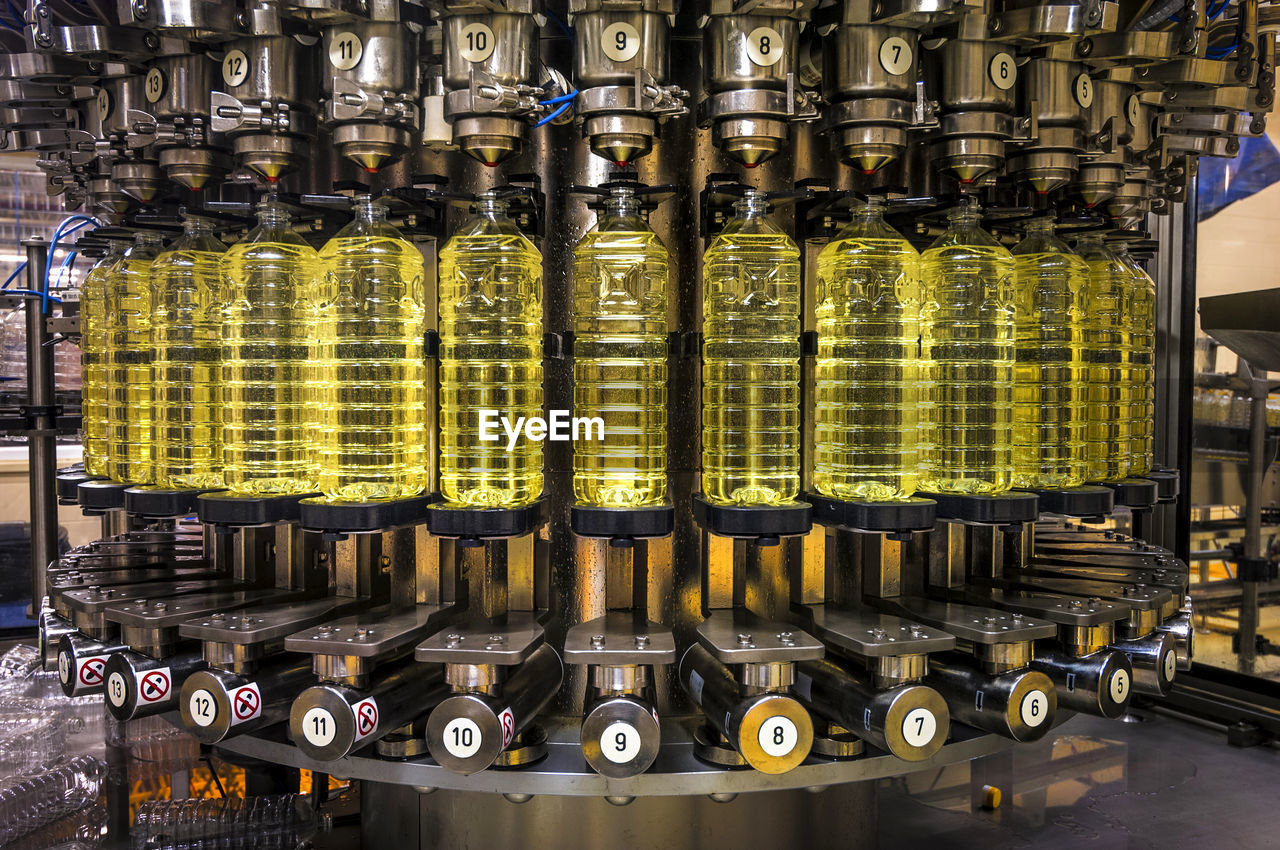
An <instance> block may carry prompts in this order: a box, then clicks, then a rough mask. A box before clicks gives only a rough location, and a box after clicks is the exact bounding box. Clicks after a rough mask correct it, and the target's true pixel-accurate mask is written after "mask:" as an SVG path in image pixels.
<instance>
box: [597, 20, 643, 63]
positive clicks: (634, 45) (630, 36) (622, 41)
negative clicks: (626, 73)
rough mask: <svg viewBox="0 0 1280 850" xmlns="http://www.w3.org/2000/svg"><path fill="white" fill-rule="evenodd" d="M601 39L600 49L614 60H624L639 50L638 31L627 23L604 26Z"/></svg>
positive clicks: (633, 56)
mask: <svg viewBox="0 0 1280 850" xmlns="http://www.w3.org/2000/svg"><path fill="white" fill-rule="evenodd" d="M601 41H602V42H603V43H602V44H601V46H600V49H601V50H603V51H604V55H605V56H607V57H609V58H610V59H612V60H613V61H614V62H626V61H627V60H629V59H633V58H635V55H636V54H637V53H639V52H640V32H639V31H638V30H637V29H636V28H635V27H633V26H631V24H628V23H616V24H610V25H609V26H607V27H605V28H604V32H603V33H601Z"/></svg>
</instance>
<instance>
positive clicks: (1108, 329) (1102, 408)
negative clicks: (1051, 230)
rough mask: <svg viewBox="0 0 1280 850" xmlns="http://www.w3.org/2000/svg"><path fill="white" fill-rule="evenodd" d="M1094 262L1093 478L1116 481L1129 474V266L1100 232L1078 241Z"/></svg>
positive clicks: (1089, 363) (1088, 433)
mask: <svg viewBox="0 0 1280 850" xmlns="http://www.w3.org/2000/svg"><path fill="white" fill-rule="evenodd" d="M1076 253H1078V254H1079V255H1080V256H1081V258H1082V259H1083V260H1084V261H1085V263H1086V264H1087V265H1088V266H1089V294H1088V303H1089V309H1088V311H1087V312H1086V314H1085V320H1084V350H1083V356H1084V365H1085V369H1086V370H1087V371H1088V388H1087V393H1088V404H1087V410H1086V413H1085V417H1086V419H1085V442H1086V444H1087V445H1086V448H1085V451H1086V454H1087V458H1088V460H1087V464H1086V468H1085V479H1086V480H1088V481H1099V482H1114V481H1121V480H1123V479H1125V478H1127V477H1128V476H1129V470H1130V468H1131V466H1132V461H1131V451H1132V447H1131V445H1130V440H1129V435H1130V433H1131V430H1132V427H1131V425H1130V421H1129V413H1130V411H1129V408H1128V403H1127V399H1128V394H1129V374H1128V373H1129V361H1130V356H1129V346H1130V342H1129V329H1128V325H1127V319H1126V308H1125V297H1126V296H1125V293H1126V291H1127V289H1128V286H1129V270H1128V269H1127V268H1125V265H1124V263H1123V262H1122V261H1121V260H1120V258H1119V257H1118V256H1117V255H1116V253H1115V252H1114V251H1112V250H1111V249H1110V248H1108V247H1107V246H1106V244H1105V243H1104V242H1103V241H1102V235H1101V234H1100V233H1086V234H1084V235H1082V236H1081V237H1080V239H1079V240H1078V241H1077V242H1076Z"/></svg>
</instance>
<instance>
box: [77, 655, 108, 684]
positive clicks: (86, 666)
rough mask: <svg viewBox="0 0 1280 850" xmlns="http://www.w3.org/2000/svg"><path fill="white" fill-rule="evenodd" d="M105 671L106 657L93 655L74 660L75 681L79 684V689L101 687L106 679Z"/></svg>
mask: <svg viewBox="0 0 1280 850" xmlns="http://www.w3.org/2000/svg"><path fill="white" fill-rule="evenodd" d="M106 670H107V657H106V656H105V655H93V656H90V657H89V658H80V659H77V660H76V679H77V680H78V681H79V682H80V685H81V687H85V688H97V687H101V686H102V683H103V682H104V681H105V679H106Z"/></svg>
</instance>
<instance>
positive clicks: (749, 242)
mask: <svg viewBox="0 0 1280 850" xmlns="http://www.w3.org/2000/svg"><path fill="white" fill-rule="evenodd" d="M734 210H735V213H736V214H735V216H734V217H733V218H732V219H731V220H730V221H729V223H728V224H727V225H725V228H724V229H723V230H722V231H720V233H719V235H717V236H716V237H715V239H713V240H712V242H711V245H710V246H709V247H708V248H707V252H706V255H705V256H704V257H703V271H702V282H703V313H702V331H703V337H704V341H703V352H702V492H703V495H704V496H705V497H706V499H707V501H708V502H711V503H712V504H720V505H741V506H751V505H780V504H786V503H788V502H791V501H794V499H795V497H796V495H797V494H798V493H799V492H800V251H799V249H798V248H797V247H796V244H795V242H793V241H792V240H791V237H790V236H788V235H787V234H785V233H783V232H782V231H781V230H779V229H778V228H777V226H776V225H774V223H773V222H772V221H770V219H769V217H768V211H769V204H768V201H767V200H766V198H765V197H764V196H763V195H761V194H759V193H756V192H754V191H749V192H748V193H747V194H746V196H745V197H743V199H742V200H740V201H738V203H736V204H735V205H734Z"/></svg>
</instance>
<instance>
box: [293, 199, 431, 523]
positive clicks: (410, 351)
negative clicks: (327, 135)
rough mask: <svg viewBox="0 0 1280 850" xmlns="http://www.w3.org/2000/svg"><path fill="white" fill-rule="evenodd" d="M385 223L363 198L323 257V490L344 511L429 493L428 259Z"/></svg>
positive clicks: (319, 337)
mask: <svg viewBox="0 0 1280 850" xmlns="http://www.w3.org/2000/svg"><path fill="white" fill-rule="evenodd" d="M386 218H387V208H386V207H385V206H384V205H383V204H381V203H378V202H375V201H374V200H372V199H371V198H370V197H369V196H368V195H363V196H360V197H358V198H357V199H356V204H355V220H354V221H352V222H351V223H350V224H348V225H347V226H346V227H344V228H343V229H342V230H340V231H339V232H338V233H337V235H336V236H334V237H333V238H332V239H330V240H329V241H328V242H326V243H325V245H324V247H323V248H321V249H320V274H319V281H318V294H317V301H318V304H317V308H316V353H315V366H316V369H317V371H318V374H319V379H320V380H319V381H318V382H317V385H318V395H319V397H318V399H317V401H318V402H319V403H318V404H317V409H318V412H319V417H320V421H319V427H317V429H316V451H317V453H318V459H317V462H318V464H319V470H318V485H319V488H320V492H321V493H323V494H324V495H325V496H326V497H327V498H329V499H335V500H339V501H378V500H385V499H402V498H407V497H409V496H416V495H417V494H419V493H421V492H422V491H423V490H424V489H426V486H427V469H426V444H427V438H426V434H427V428H426V410H425V407H424V404H425V401H426V395H425V393H426V383H425V382H426V364H425V361H424V360H423V359H422V340H423V333H424V324H423V323H424V319H425V315H426V307H425V304H424V298H425V294H424V293H425V290H424V287H423V277H424V272H423V264H422V254H421V252H419V251H418V249H417V248H415V247H414V246H413V245H411V244H410V243H409V242H408V241H406V240H405V238H404V237H403V236H402V235H401V234H400V231H398V230H396V229H395V228H394V227H392V226H391V225H390V224H388V223H387V220H386Z"/></svg>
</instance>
